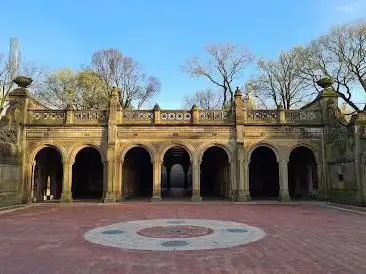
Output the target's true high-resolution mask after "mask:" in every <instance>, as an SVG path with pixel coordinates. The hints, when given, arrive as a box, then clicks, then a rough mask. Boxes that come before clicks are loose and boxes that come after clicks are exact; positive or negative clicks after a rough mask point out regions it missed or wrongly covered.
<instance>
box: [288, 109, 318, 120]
mask: <svg viewBox="0 0 366 274" xmlns="http://www.w3.org/2000/svg"><path fill="white" fill-rule="evenodd" d="M285 115H286V119H287V120H290V121H309V120H310V121H311V120H316V119H317V117H318V115H317V112H315V111H304V110H286V112H285Z"/></svg>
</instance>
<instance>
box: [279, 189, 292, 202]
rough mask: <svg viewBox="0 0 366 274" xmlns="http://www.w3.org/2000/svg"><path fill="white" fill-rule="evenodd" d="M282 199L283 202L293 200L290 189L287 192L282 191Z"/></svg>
mask: <svg viewBox="0 0 366 274" xmlns="http://www.w3.org/2000/svg"><path fill="white" fill-rule="evenodd" d="M280 200H281V201H282V202H287V201H291V197H290V195H289V193H288V191H286V192H282V193H281V197H280Z"/></svg>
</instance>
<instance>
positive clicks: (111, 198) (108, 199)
mask: <svg viewBox="0 0 366 274" xmlns="http://www.w3.org/2000/svg"><path fill="white" fill-rule="evenodd" d="M116 201H117V199H116V195H115V193H114V192H106V193H105V194H104V198H103V203H105V204H111V203H112V204H113V203H115V202H116Z"/></svg>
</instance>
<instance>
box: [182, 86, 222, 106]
mask: <svg viewBox="0 0 366 274" xmlns="http://www.w3.org/2000/svg"><path fill="white" fill-rule="evenodd" d="M193 105H197V106H198V108H200V109H218V108H221V106H222V93H221V91H216V92H215V91H213V90H211V89H206V90H200V91H197V92H196V93H194V94H193V95H192V96H187V97H185V98H184V106H185V108H187V109H189V108H191V107H192V106H193Z"/></svg>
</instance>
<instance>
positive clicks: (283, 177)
mask: <svg viewBox="0 0 366 274" xmlns="http://www.w3.org/2000/svg"><path fill="white" fill-rule="evenodd" d="M278 168H279V182H280V199H281V201H289V200H291V198H290V195H289V192H288V160H287V159H285V160H283V159H282V160H280V162H279V166H278Z"/></svg>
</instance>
